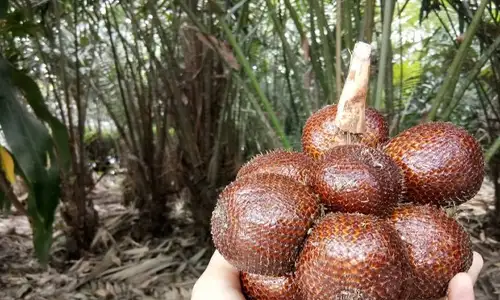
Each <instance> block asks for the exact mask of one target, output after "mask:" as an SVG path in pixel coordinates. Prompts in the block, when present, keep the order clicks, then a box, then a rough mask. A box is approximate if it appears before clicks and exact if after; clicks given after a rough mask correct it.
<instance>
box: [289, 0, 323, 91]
mask: <svg viewBox="0 0 500 300" xmlns="http://www.w3.org/2000/svg"><path fill="white" fill-rule="evenodd" d="M285 7H286V9H287V10H288V11H289V12H290V17H291V18H292V20H293V23H294V24H295V27H296V28H297V31H298V32H299V35H300V40H301V41H302V42H303V41H307V36H306V34H305V31H304V26H303V25H302V22H301V21H300V18H299V14H298V13H297V10H296V9H295V7H294V6H293V5H292V3H290V0H285ZM311 18H314V16H311ZM310 30H311V37H312V40H313V43H312V44H313V46H312V47H311V48H312V49H311V50H310V51H309V56H310V61H311V64H312V69H313V71H314V74H315V75H316V79H317V80H318V81H319V84H320V86H321V87H322V88H323V90H324V91H325V93H327V92H328V84H327V83H326V82H325V79H324V74H323V71H322V70H321V67H320V66H319V64H318V61H317V57H316V51H315V49H314V48H315V46H314V45H315V44H316V43H315V42H316V41H315V39H316V34H315V32H314V30H315V26H314V22H311V28H310Z"/></svg>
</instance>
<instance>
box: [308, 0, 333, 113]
mask: <svg viewBox="0 0 500 300" xmlns="http://www.w3.org/2000/svg"><path fill="white" fill-rule="evenodd" d="M320 2H321V1H316V0H309V5H310V6H311V9H312V11H311V14H314V15H316V17H317V19H318V27H319V28H318V29H319V32H320V40H321V45H322V46H323V59H324V60H325V69H326V82H327V83H328V94H327V95H326V99H328V100H327V101H328V103H333V102H334V99H333V95H332V93H333V91H334V90H335V88H336V87H335V84H334V83H335V81H334V70H333V59H332V51H331V50H330V43H329V40H328V34H325V31H326V32H327V33H328V24H327V23H326V20H325V14H324V10H323V9H322V7H320V5H321V3H320Z"/></svg>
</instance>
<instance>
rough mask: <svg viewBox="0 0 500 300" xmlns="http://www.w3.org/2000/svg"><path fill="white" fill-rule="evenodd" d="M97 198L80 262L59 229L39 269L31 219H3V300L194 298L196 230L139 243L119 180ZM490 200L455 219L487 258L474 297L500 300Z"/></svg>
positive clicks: (202, 254)
mask: <svg viewBox="0 0 500 300" xmlns="http://www.w3.org/2000/svg"><path fill="white" fill-rule="evenodd" d="M92 196H93V198H94V201H95V206H96V209H97V211H98V212H99V215H100V218H101V222H102V228H101V229H100V230H99V233H98V235H97V237H96V239H95V240H94V243H93V249H94V251H93V253H91V254H88V255H87V256H85V257H83V258H81V259H80V260H78V261H69V262H67V261H65V258H64V257H65V251H66V250H65V247H63V245H65V243H64V240H63V236H62V235H61V234H60V232H59V231H57V228H60V227H61V225H60V224H57V225H56V233H55V236H56V238H55V243H54V247H53V255H52V257H53V259H52V266H50V267H47V268H42V267H41V266H40V265H39V264H38V263H37V261H36V259H34V257H33V249H32V245H31V239H30V234H31V230H30V228H29V224H28V222H27V220H26V218H24V217H23V216H19V215H10V216H6V217H3V218H0V299H4V300H10V299H36V300H42V299H51V300H58V299H64V300H66V299H68V300H69V299H71V300H73V299H80V300H87V299H122V300H128V299H167V300H168V299H172V300H173V299H176V300H182V299H189V298H190V291H191V288H192V286H193V284H194V283H195V281H196V279H197V278H198V277H199V276H200V274H201V272H203V270H204V268H205V266H206V264H207V262H208V259H209V258H210V255H211V250H210V249H209V248H208V247H207V246H205V244H204V243H202V242H201V241H200V240H199V239H198V238H197V237H196V236H194V234H193V232H194V231H193V230H190V228H189V227H184V228H182V229H180V228H179V229H177V230H176V232H175V233H174V235H173V237H171V238H166V239H162V240H149V241H147V242H143V243H138V242H136V241H134V240H132V239H131V238H130V235H129V234H128V233H130V231H131V227H132V226H133V224H134V222H135V221H136V220H137V212H136V211H134V210H132V209H128V208H125V207H123V206H122V205H121V204H120V203H121V194H120V181H119V180H117V177H110V178H107V179H105V180H103V181H101V182H100V183H99V185H98V186H97V188H96V190H95V191H94V193H93V195H92ZM492 203H493V187H492V184H491V183H490V182H487V181H486V182H485V183H484V185H483V187H482V188H481V191H480V192H479V193H478V195H477V196H476V197H475V198H474V199H472V200H471V201H469V202H467V203H466V204H463V205H461V206H460V207H458V219H459V220H460V222H461V223H462V224H463V225H464V227H465V228H466V229H467V231H468V232H469V233H470V234H471V238H472V241H473V243H474V250H476V251H478V252H479V253H480V254H481V255H482V256H483V257H484V261H485V263H484V268H483V270H482V273H481V275H480V277H479V279H478V282H477V284H476V286H475V293H476V299H477V300H486V299H488V300H489V299H491V300H493V299H494V300H500V242H499V241H497V240H496V239H494V238H493V237H492V236H491V235H490V231H488V230H485V227H484V224H485V223H486V220H487V215H488V212H490V211H491V209H492V208H493V207H492V205H493V204H492ZM58 222H60V221H58Z"/></svg>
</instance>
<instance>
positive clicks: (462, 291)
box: [448, 273, 475, 300]
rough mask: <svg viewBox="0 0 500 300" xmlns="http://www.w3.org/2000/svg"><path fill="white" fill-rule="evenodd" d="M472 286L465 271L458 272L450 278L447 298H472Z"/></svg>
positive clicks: (449, 299) (464, 299)
mask: <svg viewBox="0 0 500 300" xmlns="http://www.w3.org/2000/svg"><path fill="white" fill-rule="evenodd" d="M474 299H475V298H474V286H473V284H472V279H471V277H470V276H469V275H468V274H467V273H459V274H457V275H456V276H455V277H453V279H451V281H450V284H449V288H448V300H474Z"/></svg>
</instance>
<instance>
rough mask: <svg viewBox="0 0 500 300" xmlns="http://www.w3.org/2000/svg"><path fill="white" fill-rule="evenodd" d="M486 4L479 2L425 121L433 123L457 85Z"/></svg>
mask: <svg viewBox="0 0 500 300" xmlns="http://www.w3.org/2000/svg"><path fill="white" fill-rule="evenodd" d="M488 2H489V1H488V0H483V1H481V5H480V6H479V8H478V10H477V11H476V13H475V14H474V17H473V18H472V21H471V23H470V26H469V28H467V31H466V32H465V38H464V40H463V42H462V44H461V45H460V48H459V49H458V53H457V54H456V55H455V58H454V59H453V62H452V63H451V65H450V67H449V69H448V71H447V72H446V76H445V80H444V82H443V84H442V85H441V87H440V88H439V90H438V92H437V95H436V97H435V98H434V101H433V102H432V107H431V110H430V112H429V114H428V115H427V121H433V120H434V119H435V118H436V116H437V114H438V110H439V108H440V106H441V105H442V104H444V106H445V107H446V105H447V104H448V103H449V101H450V100H451V95H452V94H453V90H454V89H455V87H456V85H457V82H458V77H459V75H460V69H461V67H462V65H463V62H464V61H465V60H464V58H465V56H466V55H467V50H468V49H469V47H470V45H471V44H472V40H473V39H474V35H475V33H476V31H477V29H478V28H479V23H480V22H481V17H482V15H483V12H484V10H485V8H486V6H487V4H488Z"/></svg>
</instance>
